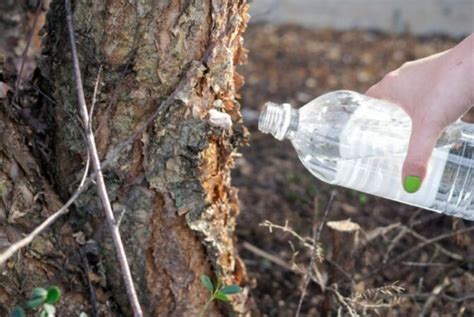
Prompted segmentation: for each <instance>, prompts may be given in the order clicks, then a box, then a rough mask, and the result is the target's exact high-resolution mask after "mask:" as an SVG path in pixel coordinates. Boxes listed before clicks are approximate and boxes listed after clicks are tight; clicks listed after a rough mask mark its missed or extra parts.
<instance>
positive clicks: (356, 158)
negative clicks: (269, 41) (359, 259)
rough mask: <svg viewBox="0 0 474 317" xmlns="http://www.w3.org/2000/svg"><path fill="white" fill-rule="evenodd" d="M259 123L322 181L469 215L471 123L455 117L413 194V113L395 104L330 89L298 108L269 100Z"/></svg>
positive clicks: (472, 215)
mask: <svg viewBox="0 0 474 317" xmlns="http://www.w3.org/2000/svg"><path fill="white" fill-rule="evenodd" d="M258 126H259V129H260V130H261V131H262V132H264V133H271V134H273V136H274V137H275V138H276V139H278V140H283V139H289V140H290V141H291V143H292V144H293V146H294V148H295V149H296V152H297V153H298V156H299V158H300V160H301V162H302V163H303V165H304V166H305V167H306V168H307V169H308V170H309V171H310V172H311V173H312V174H313V175H314V176H316V177H317V178H319V179H321V180H322V181H325V182H327V183H330V184H334V185H339V186H343V187H347V188H352V189H355V190H358V191H361V192H365V193H368V194H372V195H377V196H381V197H385V198H388V199H392V200H395V201H399V202H403V203H406V204H409V205H414V206H418V207H421V208H425V209H429V210H433V211H436V212H440V213H444V214H448V215H452V216H456V217H462V218H465V219H469V220H474V172H473V169H474V124H469V123H465V122H462V121H458V122H456V123H454V124H452V125H451V126H449V127H448V128H447V129H446V130H445V131H444V133H443V134H442V135H441V137H440V138H439V140H438V142H437V144H436V147H435V149H434V151H433V153H432V157H431V161H430V163H429V167H428V171H427V175H426V177H425V179H424V181H423V184H422V186H421V188H420V189H419V190H418V191H417V192H416V193H412V194H410V193H407V192H405V190H404V189H403V186H402V180H401V171H402V165H403V161H404V159H405V156H406V153H407V150H408V141H409V137H410V132H411V119H410V117H408V115H407V114H406V113H405V112H404V111H403V110H402V109H401V108H400V107H398V106H397V105H394V104H391V103H388V102H386V101H382V100H378V99H374V98H370V97H367V96H365V95H362V94H359V93H356V92H353V91H345V90H343V91H335V92H330V93H327V94H325V95H322V96H321V97H319V98H316V99H314V100H313V101H311V102H309V103H308V104H306V105H305V106H304V107H302V108H300V109H293V108H292V107H291V106H290V105H289V104H282V105H278V104H275V103H271V102H268V103H266V104H265V107H264V109H263V111H262V113H261V114H260V118H259V123H258Z"/></svg>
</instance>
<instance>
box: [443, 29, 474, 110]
mask: <svg viewBox="0 0 474 317" xmlns="http://www.w3.org/2000/svg"><path fill="white" fill-rule="evenodd" d="M447 53H448V54H446V55H447V56H446V58H447V61H446V69H445V71H446V72H445V74H446V76H447V78H449V80H451V81H452V82H454V83H456V86H457V87H456V89H457V90H458V91H459V92H460V95H461V96H463V97H462V99H463V100H464V103H465V104H466V110H469V108H470V107H471V106H472V105H473V104H474V33H472V34H471V35H469V36H468V37H466V38H465V39H464V40H463V41H462V42H461V43H459V44H458V45H456V46H455V47H454V48H452V49H451V50H449V51H448V52H447Z"/></svg>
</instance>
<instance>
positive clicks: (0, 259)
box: [0, 150, 90, 266]
mask: <svg viewBox="0 0 474 317" xmlns="http://www.w3.org/2000/svg"><path fill="white" fill-rule="evenodd" d="M89 157H90V156H89V150H88V151H87V160H86V167H85V169H84V174H83V176H82V179H81V181H80V183H79V186H78V187H77V189H76V191H75V192H74V194H73V195H72V196H71V198H69V200H68V201H67V202H66V203H65V204H64V206H62V207H61V208H60V209H59V210H58V211H56V212H55V213H54V214H52V215H51V216H49V217H48V218H47V219H46V220H45V221H43V222H42V223H41V224H40V225H39V226H38V227H36V228H35V230H33V231H32V232H30V233H29V234H28V235H27V236H26V237H24V238H23V239H21V240H18V241H17V242H15V243H14V244H12V245H11V246H9V247H8V249H6V250H5V251H3V252H2V254H0V266H1V265H3V263H5V261H6V260H8V259H9V258H10V257H11V256H12V255H13V254H15V253H16V252H17V251H19V250H20V249H22V248H24V247H26V246H27V245H28V244H30V243H31V241H33V239H34V238H36V236H38V235H39V234H41V233H42V232H43V231H44V230H46V229H47V228H48V227H49V226H50V225H52V224H53V223H54V222H55V221H56V220H57V219H59V217H61V216H62V215H64V214H66V213H67V212H68V208H69V206H71V204H72V203H73V202H74V201H75V200H76V199H77V197H79V195H80V194H81V193H82V192H83V191H84V190H85V189H86V187H87V184H86V178H87V174H88V173H89V165H90V159H89Z"/></svg>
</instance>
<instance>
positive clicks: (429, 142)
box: [402, 120, 442, 193]
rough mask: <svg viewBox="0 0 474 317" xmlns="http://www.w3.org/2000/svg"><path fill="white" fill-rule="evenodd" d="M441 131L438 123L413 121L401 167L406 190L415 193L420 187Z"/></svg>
mask: <svg viewBox="0 0 474 317" xmlns="http://www.w3.org/2000/svg"><path fill="white" fill-rule="evenodd" d="M441 131H442V129H441V128H438V125H435V124H432V125H430V124H426V123H425V122H423V121H416V120H414V121H413V124H412V131H411V136H410V143H409V145H408V152H407V155H406V158H405V162H404V163H403V169H402V179H403V188H404V189H405V191H406V192H408V193H415V192H416V191H418V189H420V187H421V183H422V182H423V179H424V178H425V176H426V171H427V168H428V163H429V161H430V158H431V153H432V152H433V148H434V147H435V145H436V141H437V140H438V138H439V136H440V134H441Z"/></svg>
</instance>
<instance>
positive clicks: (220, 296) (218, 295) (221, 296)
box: [214, 292, 230, 302]
mask: <svg viewBox="0 0 474 317" xmlns="http://www.w3.org/2000/svg"><path fill="white" fill-rule="evenodd" d="M214 298H215V299H218V300H220V301H223V302H228V301H229V300H230V299H229V297H227V295H226V294H224V293H222V292H217V293H216V294H214Z"/></svg>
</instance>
